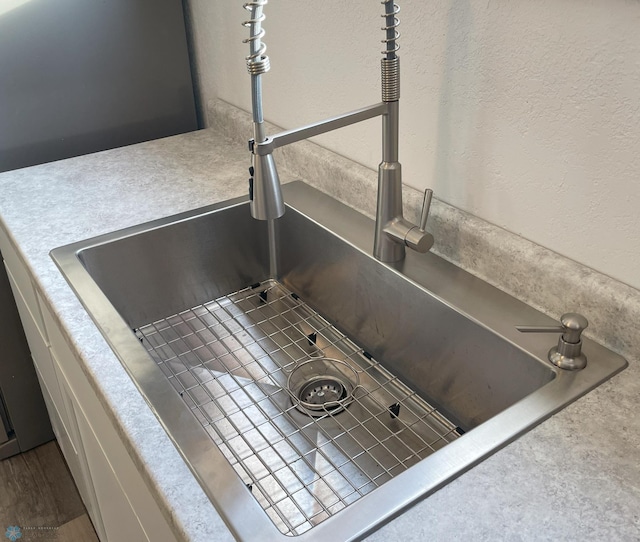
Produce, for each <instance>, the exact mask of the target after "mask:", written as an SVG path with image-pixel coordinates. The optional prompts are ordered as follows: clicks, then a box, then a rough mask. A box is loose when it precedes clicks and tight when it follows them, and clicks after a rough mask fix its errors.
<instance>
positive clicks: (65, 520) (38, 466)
mask: <svg viewBox="0 0 640 542" xmlns="http://www.w3.org/2000/svg"><path fill="white" fill-rule="evenodd" d="M9 526H19V527H20V530H21V534H22V537H21V538H20V539H19V540H20V542H28V541H30V540H53V541H59V542H62V541H63V540H64V541H65V542H98V538H97V536H96V534H95V531H94V530H93V526H92V525H91V521H89V517H88V516H87V512H86V510H85V508H84V505H83V504H82V500H81V499H80V495H79V494H78V491H77V489H76V486H75V484H74V483H73V479H72V478H71V474H70V473H69V470H68V468H67V465H66V463H65V462H64V459H63V457H62V454H61V452H60V449H59V448H58V445H57V444H56V442H55V441H52V442H49V443H47V444H43V445H42V446H38V447H37V448H35V449H33V450H30V451H28V452H25V453H23V454H20V455H17V456H14V457H10V458H8V459H5V460H4V461H0V540H5V533H6V530H7V528H8V527H9Z"/></svg>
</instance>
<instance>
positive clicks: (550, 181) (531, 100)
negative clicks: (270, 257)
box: [191, 0, 640, 288]
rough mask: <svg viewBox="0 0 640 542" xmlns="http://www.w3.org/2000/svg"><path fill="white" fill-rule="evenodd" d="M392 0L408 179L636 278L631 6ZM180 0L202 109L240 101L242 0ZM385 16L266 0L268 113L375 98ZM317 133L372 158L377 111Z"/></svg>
mask: <svg viewBox="0 0 640 542" xmlns="http://www.w3.org/2000/svg"><path fill="white" fill-rule="evenodd" d="M399 3H400V6H401V9H402V11H401V13H400V18H401V27H400V30H401V32H402V37H401V39H400V44H401V47H402V49H401V51H400V56H401V59H402V61H401V64H402V99H401V127H400V128H401V139H400V160H401V162H402V164H403V171H404V182H405V183H406V184H409V185H411V186H414V187H416V188H424V187H427V186H429V187H432V188H433V189H434V190H435V192H436V195H437V197H438V198H440V199H441V200H444V201H446V202H448V203H450V204H452V205H454V206H456V207H459V208H461V209H464V210H465V211H468V212H470V213H472V214H474V215H476V216H479V217H481V218H483V219H485V220H487V221H489V222H492V223H494V224H497V225H499V226H502V227H504V228H506V229H507V230H510V231H512V232H515V233H517V234H519V235H522V236H523V237H526V238H528V239H530V240H532V241H534V242H535V243H537V244H540V245H543V246H546V247H548V248H550V249H552V250H554V251H556V252H558V253H561V254H563V255H565V256H567V257H569V258H572V259H574V260H577V261H579V262H581V263H583V264H585V265H587V266H589V267H592V268H594V269H597V270H599V271H601V272H603V273H606V274H608V275H610V276H612V277H614V278H617V279H619V280H621V281H623V282H626V283H628V284H630V285H632V286H634V287H636V288H640V218H639V213H640V2H639V1H637V0H538V1H535V2H532V1H531V0H447V1H445V0H399ZM191 4H192V6H191V9H192V17H193V19H194V33H195V38H196V46H197V54H198V61H197V62H198V68H199V72H200V73H199V76H200V79H201V83H202V91H203V94H204V100H205V102H204V103H206V100H207V99H212V98H215V97H219V98H221V99H223V100H226V101H228V102H230V103H232V104H234V105H237V106H239V107H242V108H243V109H246V110H248V109H249V108H250V93H249V76H248V74H247V73H246V70H245V67H244V56H245V55H246V54H247V46H246V45H243V44H242V43H241V42H242V39H243V38H245V37H246V36H247V30H246V29H244V28H243V27H242V26H241V24H240V23H241V22H242V21H243V20H244V18H245V16H246V14H247V12H245V11H244V10H243V9H242V1H241V0H237V1H235V2H228V1H225V2H212V1H211V0H191ZM222 4H224V9H221V7H222ZM381 12H382V7H381V6H380V3H379V1H377V0H376V1H374V0H352V1H351V2H344V1H338V0H323V1H322V2H311V1H309V0H272V2H270V4H269V5H268V6H267V9H266V15H267V20H266V21H265V24H264V26H265V29H266V31H267V35H266V37H265V42H266V43H267V45H268V48H269V50H268V54H269V57H270V59H271V65H272V69H271V71H270V72H269V73H268V74H267V75H266V76H265V77H264V94H265V117H266V119H267V120H269V121H271V122H274V123H276V124H279V125H281V126H283V127H286V128H293V127H295V126H298V125H300V124H302V123H306V122H310V121H313V120H318V119H321V118H323V117H325V116H327V115H332V114H336V113H340V112H343V111H347V110H349V109H354V108H358V107H361V106H364V105H367V104H369V103H374V102H377V101H379V99H380V97H379V58H380V55H378V54H377V53H378V51H379V49H380V45H381V44H380V43H379V40H380V39H381V37H382V36H381V32H380V30H379V27H380V23H381V21H382V20H381V19H380V18H379V14H380V13H381ZM317 142H318V143H320V144H321V145H323V146H325V147H327V148H330V149H332V150H334V151H336V152H338V153H340V154H342V155H344V156H347V157H349V158H352V159H353V160H356V161H358V162H360V163H362V164H364V165H367V166H369V167H371V168H376V167H377V164H378V162H379V160H380V135H379V121H377V120H374V121H368V122H367V123H364V124H361V125H359V126H355V127H350V128H346V129H343V130H341V131H338V132H334V133H332V134H328V135H325V136H321V137H318V138H317Z"/></svg>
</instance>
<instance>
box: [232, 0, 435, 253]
mask: <svg viewBox="0 0 640 542" xmlns="http://www.w3.org/2000/svg"><path fill="white" fill-rule="evenodd" d="M267 2H268V0H255V1H251V2H247V3H246V4H245V5H244V8H245V9H247V10H248V11H250V12H251V19H250V20H248V21H246V22H245V23H244V25H245V26H247V27H248V28H249V38H247V39H246V40H245V43H249V47H250V53H249V55H248V56H247V57H246V60H247V69H248V70H249V74H250V75H251V101H252V111H253V132H254V133H253V139H251V140H250V141H249V149H250V150H251V153H252V166H251V168H250V173H251V179H250V180H249V198H250V200H251V215H252V216H253V217H254V218H257V219H259V220H273V219H276V218H279V217H281V216H282V215H283V214H284V202H283V199H282V191H281V187H280V179H279V178H278V171H277V169H276V164H275V161H274V159H273V151H274V149H277V148H278V147H283V146H284V145H288V144H289V143H294V142H296V141H300V140H302V139H307V138H309V137H312V136H315V135H319V134H323V133H325V132H329V131H331V130H335V129H337V128H342V127H344V126H349V125H350V124H355V123H357V122H360V121H363V120H367V119H370V118H373V117H377V116H382V162H381V163H380V165H379V166H378V204H377V212H376V231H375V242H374V248H373V255H374V257H375V258H377V259H378V260H380V261H383V262H397V261H400V260H402V259H403V258H404V256H405V246H407V247H409V248H412V249H414V250H417V251H418V252H427V251H428V250H429V249H430V248H431V246H432V245H433V235H431V234H430V233H428V232H427V231H425V228H426V223H427V217H428V214H429V206H430V204H431V196H432V191H431V190H428V189H427V190H425V195H424V202H423V206H422V214H421V217H420V225H419V226H416V225H415V224H412V223H411V222H409V221H408V220H406V219H405V218H404V217H403V216H402V174H401V167H400V162H398V103H399V99H400V59H399V58H398V55H397V51H398V49H399V46H398V44H397V41H396V40H397V39H398V37H399V36H400V34H399V33H398V31H397V26H398V24H399V20H398V12H399V11H400V8H399V7H398V5H397V4H396V3H395V2H394V1H393V0H383V1H382V4H383V5H384V7H385V12H384V14H383V15H382V17H384V19H385V26H384V27H383V28H382V30H384V32H385V39H383V40H382V41H383V43H384V44H385V49H384V50H383V51H382V54H383V55H384V56H383V58H382V102H380V103H377V104H375V105H371V106H368V107H364V108H362V109H357V110H355V111H351V112H349V113H345V114H343V115H339V116H337V117H332V118H329V119H326V120H322V121H320V122H317V123H314V124H310V125H308V126H303V127H301V128H296V129H294V130H287V131H284V132H280V133H278V134H275V135H273V136H267V135H266V134H265V133H264V119H263V114H262V81H261V75H262V74H263V73H266V72H267V71H269V68H270V65H269V57H268V56H267V55H266V54H265V52H266V49H267V47H266V45H265V44H264V42H263V41H262V38H263V37H264V34H265V31H264V29H263V28H262V22H263V21H264V19H265V15H264V13H263V8H264V6H265V5H266V4H267Z"/></svg>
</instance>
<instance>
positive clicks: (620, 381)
mask: <svg viewBox="0 0 640 542" xmlns="http://www.w3.org/2000/svg"><path fill="white" fill-rule="evenodd" d="M246 165H247V156H246V151H245V147H244V146H243V145H238V144H236V143H235V142H232V140H231V139H227V138H226V137H225V136H224V135H221V134H220V133H218V132H216V131H213V130H204V131H200V132H193V133H190V134H185V135H181V136H176V137H172V138H167V139H163V140H158V141H153V142H148V143H143V144H140V145H135V146H131V147H126V148H122V149H115V150H112V151H106V152H103V153H98V154H94V155H89V156H84V157H80V158H74V159H70V160H65V161H61V162H55V163H51V164H45V165H42V166H36V167H33V168H28V169H23V170H17V171H13V172H7V173H4V174H0V220H1V222H2V226H3V227H4V228H5V229H6V231H7V232H8V233H9V235H10V238H11V240H12V241H13V243H14V244H15V246H16V247H17V248H18V250H19V252H20V253H21V255H22V257H23V259H24V261H25V262H26V264H27V266H28V268H29V270H30V272H31V273H32V275H33V278H34V282H35V285H36V288H37V289H38V290H39V292H40V294H41V295H42V297H43V298H44V299H45V301H46V302H47V303H48V304H49V306H50V308H51V310H52V313H53V314H54V315H55V317H56V318H57V319H58V320H59V322H60V323H61V327H62V328H63V330H64V331H65V332H66V334H67V335H68V338H69V341H70V343H71V345H72V347H73V348H74V349H75V350H76V352H77V353H78V355H79V357H80V358H81V359H82V360H83V362H84V364H85V370H86V373H87V375H88V376H89V378H90V379H91V380H92V384H93V386H94V388H95V389H96V393H97V395H98V397H99V398H100V399H101V401H102V402H103V403H104V404H105V406H106V408H107V409H108V411H109V413H110V414H111V416H112V417H113V419H114V420H116V423H117V425H118V427H119V430H120V432H121V434H122V436H123V438H124V440H125V442H126V444H127V445H128V446H129V448H130V451H131V455H132V457H133V459H134V461H135V462H136V463H137V464H138V466H139V468H140V471H141V473H142V474H143V476H144V477H145V478H146V480H147V481H148V483H149V484H150V486H151V487H152V488H154V489H155V492H156V493H157V496H158V501H159V502H161V503H163V507H164V508H165V512H166V515H168V518H169V520H170V521H171V522H172V524H173V525H174V527H175V530H176V532H177V533H180V534H182V536H183V537H184V539H185V540H193V541H202V542H205V541H207V542H209V541H212V540H215V541H217V542H218V541H224V540H232V536H231V535H230V533H229V532H228V530H227V529H226V527H225V525H224V523H223V522H222V520H221V519H220V517H219V516H218V514H217V513H216V511H215V510H214V508H213V507H212V505H211V504H210V503H209V501H208V499H207V498H206V496H205V495H204V492H203V491H202V490H201V488H200V486H199V485H198V483H197V482H196V481H195V479H194V478H193V476H192V475H191V473H190V471H189V470H188V468H187V467H186V465H185V464H184V462H183V460H182V459H181V457H180V455H179V454H178V452H177V451H176V449H175V448H174V446H173V444H172V443H171V442H170V440H169V438H168V437H167V435H166V434H165V432H164V430H163V429H162V428H161V427H160V424H159V423H158V421H157V419H156V418H155V416H154V415H153V413H152V412H151V410H150V409H149V408H148V406H147V405H146V403H145V401H144V400H143V398H142V397H141V396H140V394H139V393H138V391H137V389H136V388H135V386H134V385H133V383H132V382H131V380H130V379H129V377H128V375H127V374H126V372H125V370H124V369H123V368H122V366H121V365H120V363H119V362H118V360H117V359H116V357H115V355H114V354H113V353H112V352H111V350H110V348H109V347H108V345H107V343H106V342H105V341H104V339H103V338H102V335H101V334H100V332H99V331H98V329H97V328H96V327H95V326H94V324H93V323H92V321H91V319H90V318H89V316H88V314H87V313H86V311H85V310H84V309H83V307H82V305H81V304H80V302H79V301H78V299H77V298H76V296H75V295H74V294H73V292H72V291H71V289H70V288H69V287H68V286H67V283H66V281H65V280H64V278H63V277H62V275H61V274H60V273H59V272H58V270H57V268H56V266H55V265H54V263H53V261H52V260H51V258H50V257H49V251H50V250H51V249H52V248H55V247H58V246H61V245H65V244H68V243H71V242H74V241H79V240H82V239H86V238H88V237H93V236H95V235H98V234H102V233H106V232H110V231H113V230H116V229H120V228H124V227H127V226H132V225H135V224H139V223H141V222H145V221H149V220H153V219H157V218H161V217H164V216H168V215H171V214H175V213H178V212H182V211H187V210H190V209H193V208H197V207H201V206H203V205H207V204H210V203H214V202H217V201H222V200H225V199H228V198H231V197H235V196H239V195H242V194H244V192H245V190H246V173H245V172H246ZM281 175H282V177H283V178H291V177H292V176H291V174H287V172H286V170H285V171H281ZM326 191H330V190H329V189H326ZM338 196H340V194H338ZM370 196H371V198H373V200H375V195H374V194H370ZM367 197H368V196H367ZM626 355H627V356H628V357H629V354H628V352H626ZM629 361H630V366H629V368H628V369H626V370H625V371H624V372H623V373H621V374H620V375H618V376H616V377H615V378H613V379H612V380H610V381H609V382H607V383H605V384H604V385H602V386H600V387H599V388H598V389H596V390H595V391H593V392H591V393H589V394H588V395H587V396H585V397H584V398H582V399H580V400H579V401H577V402H575V403H574V404H572V405H571V406H569V407H568V408H566V409H564V410H563V411H562V412H560V413H559V414H557V415H556V416H554V417H553V418H551V419H549V420H547V421H546V422H544V423H543V424H541V425H540V426H538V427H537V428H535V429H534V430H532V431H530V432H529V433H527V434H526V435H524V436H523V437H521V438H520V439H518V440H517V441H516V442H514V443H512V444H511V445H509V446H507V447H506V448H504V449H503V450H501V451H499V452H498V453H496V454H495V455H493V456H492V457H490V458H489V459H487V460H486V461H484V462H483V463H481V464H480V465H478V466H477V467H475V468H474V469H472V470H471V471H469V472H468V473H466V474H464V475H463V476H461V477H460V478H458V479H457V480H455V481H453V482H451V483H450V484H448V485H447V486H446V487H445V488H443V489H441V490H440V491H438V492H437V493H435V494H434V495H432V496H431V497H429V498H428V499H426V500H424V501H422V502H420V503H418V504H417V505H416V506H414V507H413V508H411V509H410V510H408V511H407V512H406V513H404V514H403V515H402V516H400V517H399V518H397V519H396V520H394V521H392V522H391V523H389V524H388V525H386V526H384V527H383V528H381V529H380V530H378V531H377V532H375V533H374V534H372V535H371V536H370V537H369V540H374V541H382V540H385V541H388V540H403V541H405V542H406V541H414V540H415V541H423V540H491V541H495V540H640V452H639V449H640V416H638V415H637V413H636V410H637V409H638V408H639V407H640V369H639V367H640V366H639V365H638V363H637V361H636V359H635V358H634V359H631V358H630V359H629ZM345 513H349V512H348V511H346V512H345Z"/></svg>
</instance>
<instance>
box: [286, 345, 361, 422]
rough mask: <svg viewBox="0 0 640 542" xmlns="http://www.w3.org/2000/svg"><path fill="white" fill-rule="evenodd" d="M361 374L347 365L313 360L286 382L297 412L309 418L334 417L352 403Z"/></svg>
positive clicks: (301, 367) (300, 366) (305, 363)
mask: <svg viewBox="0 0 640 542" xmlns="http://www.w3.org/2000/svg"><path fill="white" fill-rule="evenodd" d="M358 385H359V377H358V373H357V372H356V371H355V370H354V369H353V368H352V367H351V366H350V365H349V364H348V363H345V362H344V361H339V360H337V359H331V358H320V359H311V360H307V361H304V362H302V363H300V364H298V365H297V366H296V367H295V368H294V369H293V371H291V374H290V375H289V378H288V379H287V388H288V389H289V393H290V394H291V400H292V402H293V405H294V406H295V407H296V409H297V410H298V411H300V412H302V413H303V414H306V415H308V416H313V417H318V416H325V415H328V414H330V415H335V414H338V413H340V412H342V411H343V410H344V409H345V408H346V407H347V406H349V404H350V403H351V402H352V401H353V399H354V397H353V392H354V389H355V388H356V387H357V386H358Z"/></svg>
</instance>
